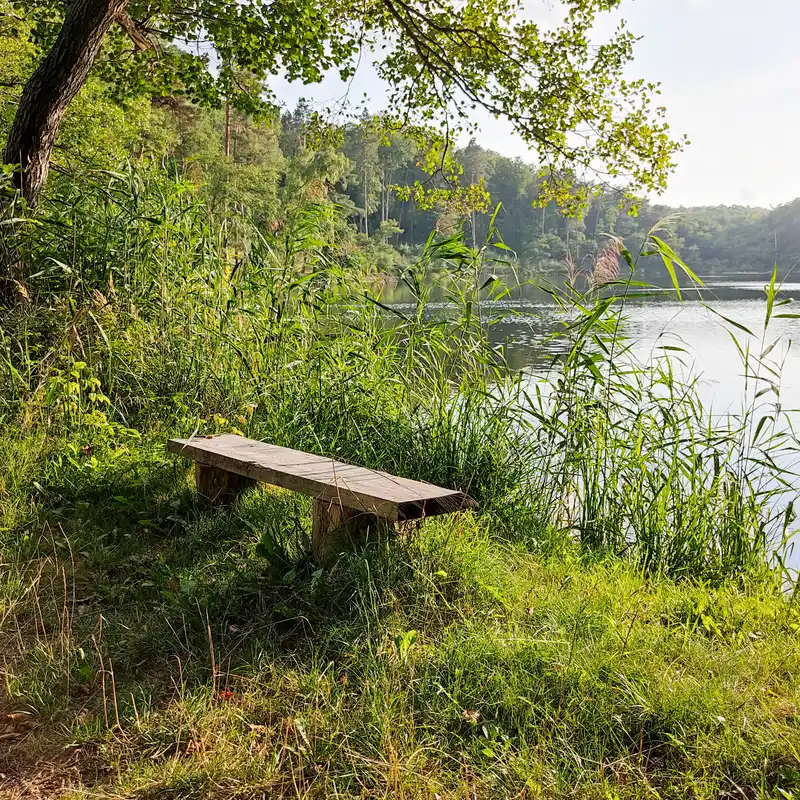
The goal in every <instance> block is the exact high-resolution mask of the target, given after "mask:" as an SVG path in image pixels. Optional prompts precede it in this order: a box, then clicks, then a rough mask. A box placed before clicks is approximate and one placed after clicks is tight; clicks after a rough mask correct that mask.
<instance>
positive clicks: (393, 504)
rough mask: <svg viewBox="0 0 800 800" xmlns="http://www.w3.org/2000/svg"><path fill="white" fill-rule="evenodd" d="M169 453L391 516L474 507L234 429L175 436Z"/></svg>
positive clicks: (449, 493) (447, 493) (448, 492)
mask: <svg viewBox="0 0 800 800" xmlns="http://www.w3.org/2000/svg"><path fill="white" fill-rule="evenodd" d="M167 448H168V449H169V450H170V452H173V453H177V454H179V455H182V456H186V457H187V458H191V459H194V460H195V461H197V462H199V463H200V464H207V465H209V466H213V467H217V468H219V469H223V470H227V471H228V472H234V473H236V474H238V475H243V476H245V477H247V478H252V479H253V480H256V481H261V482H263V483H269V484H272V485H274V486H281V487H283V488H284V489H290V490H292V491H296V492H301V493H302V494H307V495H311V496H312V497H314V498H316V499H325V500H332V501H336V502H337V503H338V504H340V505H341V506H345V507H347V508H352V509H356V510H358V511H362V512H365V513H368V514H374V515H376V516H378V517H382V518H383V519H387V520H390V521H402V520H411V519H420V518H421V517H426V516H435V515H437V514H449V513H452V512H454V511H461V510H465V509H473V508H476V507H477V503H475V501H474V500H473V499H472V498H471V497H469V496H468V495H466V494H464V493H463V492H458V491H454V490H452V489H443V488H442V487H440V486H434V485H433V484H430V483H423V482H422V481H414V480H410V479H408V478H398V477H396V476H395V475H390V474H388V473H386V472H378V471H376V470H371V469H366V468H365V467H358V466H355V465H353V464H345V463H343V462H341V461H336V460H334V459H332V458H326V457H325V456H317V455H313V454H311V453H304V452H302V451H299V450H291V449H289V448H286V447H279V446H277V445H274V444H267V443H265V442H257V441H255V440H253V439H246V438H244V437H243V436H237V435H235V434H228V433H226V434H222V435H219V436H197V437H194V438H192V439H170V440H169V442H168V443H167Z"/></svg>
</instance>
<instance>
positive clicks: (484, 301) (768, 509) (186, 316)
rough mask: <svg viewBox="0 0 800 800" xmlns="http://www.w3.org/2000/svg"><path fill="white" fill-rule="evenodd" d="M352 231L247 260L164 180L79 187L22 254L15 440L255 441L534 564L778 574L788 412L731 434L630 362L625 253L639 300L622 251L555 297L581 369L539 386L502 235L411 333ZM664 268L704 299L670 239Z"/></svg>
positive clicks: (414, 270) (444, 277)
mask: <svg viewBox="0 0 800 800" xmlns="http://www.w3.org/2000/svg"><path fill="white" fill-rule="evenodd" d="M335 213H336V212H335V210H334V209H332V208H331V207H330V206H309V207H307V208H306V209H304V210H303V211H302V212H300V213H298V214H297V215H296V216H294V217H293V218H292V219H291V220H289V221H288V222H287V225H286V226H285V227H284V229H283V230H281V231H280V232H278V233H277V234H273V235H269V236H267V235H265V234H263V233H261V232H259V231H257V230H252V231H250V233H249V235H248V237H246V239H247V241H248V245H247V247H246V248H245V249H244V250H236V251H234V250H232V249H231V248H230V247H229V246H228V241H227V237H226V229H225V225H224V224H217V223H215V222H214V221H213V220H211V219H210V218H209V216H208V214H207V213H206V211H205V209H204V207H203V206H202V204H200V203H199V202H198V201H197V200H196V199H195V198H194V196H193V195H192V193H191V191H190V189H189V187H188V186H187V185H186V184H184V183H183V182H182V181H180V180H179V179H173V178H170V177H169V176H166V175H165V174H164V173H162V172H157V171H153V172H148V171H141V170H137V169H134V168H129V169H128V170H127V171H124V172H120V173H114V174H110V173H102V174H99V175H97V176H96V180H95V181H94V182H93V183H87V184H84V185H81V186H74V185H73V186H70V187H69V189H68V191H66V192H64V193H63V194H61V195H59V196H57V197H56V199H54V200H53V201H52V202H51V205H50V206H49V207H48V208H47V209H46V210H45V213H43V214H41V215H40V216H39V218H38V219H37V220H36V222H35V223H31V227H29V228H28V229H27V230H25V231H24V232H23V233H22V234H21V235H20V237H21V238H20V242H21V243H18V244H17V245H16V246H18V247H19V249H20V252H21V253H23V256H24V258H25V259H26V261H27V264H28V266H29V267H30V269H29V270H28V274H29V276H30V277H29V279H28V281H27V283H26V291H27V293H28V294H29V296H30V297H31V298H32V300H31V302H30V303H28V304H24V303H21V304H19V305H17V306H15V307H12V308H10V309H8V310H7V312H6V314H5V315H4V322H3V326H2V329H1V330H0V353H2V364H0V368H1V371H0V404H1V405H0V411H1V412H2V414H3V416H4V419H5V420H6V422H7V423H13V424H14V425H21V426H22V427H23V429H25V430H30V431H33V430H37V429H39V428H40V427H41V426H42V425H48V426H50V431H51V432H53V431H56V432H58V435H60V436H63V437H64V438H66V439H67V440H70V441H72V442H77V443H80V446H85V445H86V444H87V443H88V444H89V445H90V446H91V448H92V449H96V448H98V447H99V448H103V447H105V448H106V449H107V450H114V449H115V448H117V447H119V446H120V444H121V443H123V442H127V443H130V441H131V439H132V438H133V437H137V436H139V435H142V434H144V435H145V436H146V437H149V438H155V439H157V438H159V437H165V436H166V435H167V434H171V435H172V434H178V433H183V434H194V433H207V432H214V431H220V430H235V431H239V432H242V433H244V434H246V435H249V436H254V437H258V438H263V439H268V440H270V441H274V442H277V443H279V444H283V445H287V446H291V447H296V448H300V449H306V450H311V451H313V452H318V453H324V454H330V455H335V456H337V457H339V458H343V459H346V460H351V461H354V462H357V463H360V464H363V465H365V466H368V467H374V468H381V469H385V470H389V471H392V472H395V473H397V474H402V475H407V476H410V477H415V478H421V479H425V480H430V481H434V482H437V483H442V484H445V485H449V486H453V487H459V488H462V489H464V490H466V491H469V492H470V493H472V494H473V495H474V496H475V497H476V498H477V499H478V500H479V501H480V502H481V504H482V507H483V513H484V517H485V519H486V520H487V524H491V525H492V528H493V530H494V531H495V534H496V535H497V536H501V537H505V538H508V539H510V540H512V541H517V542H523V543H527V544H528V545H529V546H532V547H538V548H552V547H558V548H563V547H568V548H571V547H579V548H580V549H582V550H583V551H584V552H586V553H605V554H608V553H611V554H614V555H616V556H621V557H625V558H630V559H632V560H633V561H634V562H635V563H636V564H637V565H638V566H639V567H641V568H642V569H644V570H645V571H646V572H648V573H664V574H668V575H671V576H682V577H686V578H693V579H704V580H714V581H719V580H723V579H726V578H731V577H734V576H737V575H741V574H750V573H752V572H753V571H758V570H763V569H764V568H765V567H766V565H767V563H768V561H769V557H770V555H769V554H770V552H771V548H772V547H773V546H774V545H775V544H776V542H775V541H771V537H772V538H773V539H774V538H775V537H777V538H778V539H780V537H782V536H785V535H787V534H788V532H789V530H790V528H789V526H790V523H791V521H792V518H793V517H792V511H791V509H789V510H784V509H777V510H776V504H775V501H776V498H779V496H780V495H781V492H782V491H785V486H786V480H785V476H783V474H782V469H783V468H782V467H781V466H779V462H780V464H782V463H784V462H785V458H783V457H779V456H778V452H779V451H784V450H786V449H787V448H789V447H790V446H791V444H792V440H791V437H790V435H789V432H788V430H787V429H786V428H785V427H781V426H782V424H783V423H782V417H781V414H780V412H779V413H777V414H776V413H774V412H775V409H773V413H771V414H768V415H766V417H765V419H764V421H763V422H757V421H756V420H755V415H756V414H757V413H759V410H758V407H757V404H756V403H755V401H753V404H751V405H750V407H748V408H746V409H745V410H744V412H743V414H742V415H741V416H738V417H735V416H728V417H726V418H724V419H721V420H720V419H718V418H714V417H712V415H711V412H710V410H709V409H705V408H703V406H702V404H701V403H700V401H699V398H698V396H697V393H696V391H695V387H694V384H693V381H692V379H691V378H686V377H682V376H681V375H680V374H679V372H678V371H676V369H675V368H674V361H673V360H672V354H670V353H668V352H666V351H665V352H663V353H662V355H661V356H660V357H659V358H658V359H657V360H655V361H651V362H650V363H644V364H642V363H638V362H637V361H636V360H635V359H634V358H633V356H632V353H631V350H630V348H629V346H628V344H627V343H626V342H625V340H624V335H623V334H624V308H625V303H626V302H627V298H628V296H629V294H630V293H631V292H632V291H634V290H641V288H642V287H641V286H640V285H638V284H636V282H635V276H636V267H637V263H636V261H635V260H634V259H633V258H632V257H631V256H630V254H628V253H627V251H625V250H624V249H622V250H621V251H620V250H619V247H618V246H617V245H614V247H615V248H616V250H615V252H614V259H616V254H617V252H620V253H621V255H622V257H624V259H625V260H627V261H628V263H629V266H630V268H631V270H630V277H628V278H626V279H620V278H619V277H618V273H617V272H616V271H615V270H614V269H613V267H612V268H611V269H610V270H609V269H608V265H609V264H611V260H612V259H611V254H610V252H606V253H603V254H601V255H600V263H601V266H602V265H605V266H604V267H603V269H604V270H605V272H604V273H603V275H604V277H603V276H601V278H602V279H598V278H597V276H596V275H595V276H594V277H593V278H592V280H590V281H589V288H588V289H587V291H586V293H580V292H578V291H577V290H576V289H575V287H574V285H573V284H574V281H573V282H571V283H568V284H567V285H565V287H563V288H561V289H553V288H552V287H551V289H550V291H551V293H552V294H553V296H554V299H555V300H556V301H557V302H558V303H560V304H561V306H562V308H563V310H564V315H565V322H564V326H563V330H562V331H561V332H560V335H561V336H562V337H563V338H564V340H565V342H566V346H565V347H564V348H563V349H564V351H565V356H564V357H563V359H562V360H561V363H560V364H559V365H558V369H557V370H556V371H555V372H554V373H553V374H552V375H551V376H549V377H548V376H537V377H536V378H531V376H530V375H527V374H524V373H518V372H516V373H515V372H514V371H512V370H511V369H510V368H509V367H508V366H507V365H506V363H505V361H504V359H503V354H502V351H501V350H498V349H497V348H495V347H493V346H492V344H491V337H490V330H491V326H492V325H493V324H494V323H495V322H496V321H497V317H496V316H494V315H495V314H496V313H497V312H496V306H495V305H494V304H493V303H492V300H495V299H497V298H498V297H501V296H503V295H504V294H505V293H507V291H508V288H507V287H505V286H504V285H503V284H502V283H501V282H500V280H499V279H497V278H496V276H494V275H493V274H491V272H492V269H493V261H494V260H495V259H496V258H497V255H496V254H498V253H499V254H502V252H503V245H502V242H501V240H500V237H499V234H498V232H497V231H496V229H495V228H494V225H492V226H490V231H489V236H488V238H487V241H486V242H485V244H484V246H483V247H481V248H480V249H479V250H477V251H475V250H472V249H471V248H469V247H467V246H466V245H465V244H464V242H463V241H462V240H461V238H460V237H458V236H453V237H445V238H441V239H435V238H433V237H432V238H431V239H430V240H429V242H428V245H427V246H426V247H425V249H424V250H423V252H422V253H421V255H420V256H419V258H418V259H417V261H416V262H415V263H414V264H412V266H410V267H409V268H407V269H406V270H405V271H404V272H403V273H402V275H401V276H400V280H401V281H403V282H404V283H405V285H406V286H407V287H408V289H409V290H410V292H411V294H412V297H413V299H414V304H413V309H412V310H410V311H404V310H400V309H398V308H394V307H390V306H387V305H385V304H384V303H383V302H382V301H381V292H380V287H379V286H376V285H374V283H373V282H372V281H373V278H371V277H370V274H371V270H370V269H369V265H363V264H360V263H359V262H358V260H357V259H354V257H353V256H352V254H350V253H347V252H344V251H341V250H340V249H339V248H338V247H337V244H336V241H335V239H334V228H335V219H334V217H333V215H334V214H335ZM34 225H35V227H33V226H34ZM241 239H242V237H241V235H240V234H237V241H241ZM648 246H650V247H651V248H652V254H655V255H659V256H661V257H662V258H663V259H664V260H665V263H666V264H667V266H668V268H669V269H668V271H669V272H670V274H671V275H672V276H673V278H674V277H675V269H676V267H677V268H678V269H679V270H680V269H683V270H684V271H686V273H687V274H688V275H690V277H693V276H691V273H690V271H688V268H687V267H685V265H683V264H682V262H680V260H679V259H677V256H675V254H674V253H673V252H672V251H671V250H669V248H668V247H667V245H665V244H664V243H663V241H662V240H661V239H659V238H658V237H657V236H656V235H655V233H653V235H651V237H650V239H649V245H648ZM645 255H647V254H645ZM615 263H616V262H615ZM595 272H598V270H595ZM606 273H608V274H606ZM598 274H599V273H598ZM436 286H438V287H439V288H440V289H441V290H442V292H443V294H444V296H445V302H444V303H443V304H432V303H431V296H432V292H433V289H434V287H436ZM773 292H774V286H773ZM769 302H770V303H774V296H773V298H772V300H771V301H769ZM742 353H743V356H744V355H745V353H744V351H742ZM747 358H749V359H750V362H749V367H748V369H749V370H750V372H752V371H753V370H754V369H756V367H754V364H755V363H756V361H757V362H758V367H757V368H758V369H762V370H763V369H765V368H766V369H772V367H770V366H768V365H767V364H766V358H762V359H755V357H754V356H753V355H752V354H748V355H747ZM73 460H74V461H75V464H78V465H80V463H81V462H80V459H73ZM765 466H767V467H770V466H772V467H774V469H772V470H771V475H772V478H773V480H772V483H769V482H766V481H765V469H764V468H765ZM776 478H777V482H776V480H775V479H776Z"/></svg>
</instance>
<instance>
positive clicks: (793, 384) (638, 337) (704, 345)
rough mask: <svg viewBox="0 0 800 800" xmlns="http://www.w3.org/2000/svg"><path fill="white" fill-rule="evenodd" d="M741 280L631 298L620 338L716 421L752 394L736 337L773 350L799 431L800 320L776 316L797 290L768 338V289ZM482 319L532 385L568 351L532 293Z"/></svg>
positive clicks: (397, 295)
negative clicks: (671, 364) (678, 380)
mask: <svg viewBox="0 0 800 800" xmlns="http://www.w3.org/2000/svg"><path fill="white" fill-rule="evenodd" d="M742 277H743V278H744V279H743V280H733V279H730V278H727V277H726V278H717V279H711V280H708V281H706V282H705V286H704V287H703V288H700V289H688V288H687V289H685V290H682V299H681V300H679V299H678V297H677V293H676V292H675V291H674V290H671V291H670V290H665V291H663V292H661V293H659V294H657V295H655V296H654V295H653V293H652V292H648V293H647V295H648V296H643V294H641V293H640V294H635V293H634V294H633V295H631V296H627V297H626V298H625V301H624V320H623V322H622V325H621V332H622V333H623V335H624V336H625V338H626V339H627V341H628V342H629V344H630V345H631V351H632V352H633V354H634V355H635V356H636V357H637V358H638V360H640V361H641V362H649V361H651V360H652V359H658V358H664V357H665V354H666V352H670V355H671V356H672V357H673V359H674V360H675V359H676V358H677V359H679V362H678V361H676V364H675V367H676V369H675V371H676V372H677V373H678V374H679V375H681V376H682V377H685V378H689V377H697V378H698V383H697V388H698V393H699V395H700V398H701V400H702V401H703V403H704V404H705V406H706V407H707V408H709V409H710V410H711V411H712V413H714V414H715V415H722V414H726V413H738V412H740V411H742V410H743V407H744V406H745V404H746V403H747V402H750V401H752V399H753V396H754V394H755V390H754V384H753V381H752V379H750V381H749V383H747V382H746V378H745V374H744V373H745V370H744V367H743V363H742V357H741V355H740V353H739V351H738V349H737V344H736V343H735V342H734V339H733V338H732V335H733V336H735V337H736V339H737V341H738V344H739V347H741V349H742V350H744V351H745V352H747V351H749V352H751V353H754V354H760V353H762V352H763V351H764V349H765V348H766V347H768V346H771V345H774V346H773V348H772V350H771V351H770V353H769V360H770V362H772V363H775V364H777V365H780V379H779V381H775V383H778V382H779V384H780V386H779V388H780V401H781V406H782V408H783V409H784V410H785V411H787V412H788V414H789V417H790V418H791V419H792V420H793V424H794V421H795V417H796V416H797V414H800V411H797V410H799V409H800V348H794V347H792V340H793V339H794V338H795V337H796V336H797V335H798V332H800V319H790V318H781V317H780V316H777V315H780V314H781V313H796V312H800V305H798V303H797V301H800V283H786V284H784V285H783V286H782V287H781V291H780V293H779V296H778V297H779V300H786V301H788V302H787V304H786V305H783V306H777V303H776V308H775V309H774V312H773V318H772V319H771V321H770V324H769V329H768V331H767V332H766V334H765V331H764V322H765V314H766V299H765V293H764V287H765V282H764V281H763V280H754V279H751V278H750V276H742ZM383 300H384V302H388V303H391V304H392V305H393V306H395V307H397V308H399V309H406V310H410V309H411V308H413V307H414V303H413V297H412V296H411V295H410V293H409V292H407V291H403V289H400V288H395V289H393V290H391V291H387V292H385V293H384V295H383ZM446 306H447V303H446V299H445V292H444V291H443V290H439V292H438V294H436V293H434V295H433V299H432V302H431V310H432V311H436V310H443V309H445V308H446ZM715 312H716V313H715ZM480 313H481V315H482V318H483V319H485V320H487V321H489V320H491V321H492V322H493V324H492V325H490V326H489V328H488V330H489V335H490V338H491V340H492V342H493V343H494V344H496V345H499V346H502V347H503V348H504V349H505V352H506V356H507V360H508V362H509V364H510V365H511V366H512V367H513V368H516V369H522V370H525V371H527V372H528V373H529V374H530V379H531V381H532V382H535V381H536V380H537V379H540V378H541V376H542V375H543V373H545V372H547V371H549V370H551V369H552V368H553V367H554V366H556V362H557V357H558V356H559V355H561V354H563V353H564V352H565V350H566V348H567V346H568V341H567V340H566V339H563V338H558V337H554V334H555V333H556V332H557V331H558V330H559V329H560V328H561V326H562V325H563V322H564V321H565V319H566V317H565V312H564V311H563V310H561V309H560V308H559V307H558V306H557V304H556V303H555V302H554V301H553V300H552V297H551V296H550V295H548V294H547V292H545V291H542V290H541V289H537V288H536V287H534V286H531V285H528V286H523V287H519V288H517V289H516V290H515V291H514V292H513V293H511V295H509V296H507V297H506V298H504V299H503V300H501V301H496V302H493V301H490V300H487V301H485V302H483V303H482V304H481V308H480ZM724 318H727V320H730V321H733V322H735V323H736V325H734V324H733V322H730V321H726V319H724ZM737 325H738V326H739V327H737ZM744 329H747V330H748V331H750V333H747V332H745V330H744ZM664 347H667V348H675V347H678V348H683V350H684V351H685V352H683V353H679V354H677V353H676V352H675V351H665V350H664V349H663V348H664ZM774 400H775V395H774V394H771V393H768V395H766V396H764V397H763V398H761V400H760V401H759V402H760V403H761V404H764V405H766V404H768V403H773V402H774ZM797 421H798V422H800V417H797ZM786 466H788V465H786ZM798 488H800V486H798ZM795 494H796V492H795ZM789 499H792V498H790V497H786V500H789ZM791 566H792V567H794V568H796V569H797V568H800V548H799V547H795V549H794V552H793V554H792V555H791Z"/></svg>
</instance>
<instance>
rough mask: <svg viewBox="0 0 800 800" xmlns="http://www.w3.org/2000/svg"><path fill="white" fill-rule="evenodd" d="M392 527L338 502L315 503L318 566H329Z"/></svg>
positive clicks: (314, 541)
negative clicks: (367, 540)
mask: <svg viewBox="0 0 800 800" xmlns="http://www.w3.org/2000/svg"><path fill="white" fill-rule="evenodd" d="M390 527H391V523H390V522H388V521H387V520H384V519H380V518H379V517H376V516H375V515H374V514H367V513H365V512H364V511H358V510H356V509H354V508H348V507H347V506H342V505H340V504H339V503H338V502H337V501H335V500H315V501H314V520H313V527H312V530H311V553H312V555H313V556H314V560H315V561H316V562H317V563H319V564H329V563H331V562H333V561H335V560H336V558H337V556H338V555H339V553H341V552H342V551H344V550H352V549H353V548H354V547H355V546H357V545H359V544H363V543H364V542H365V541H366V539H367V535H368V534H369V533H371V534H372V535H373V537H377V536H380V535H383V534H384V533H385V531H387V530H388V529H389V528H390Z"/></svg>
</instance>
